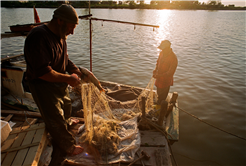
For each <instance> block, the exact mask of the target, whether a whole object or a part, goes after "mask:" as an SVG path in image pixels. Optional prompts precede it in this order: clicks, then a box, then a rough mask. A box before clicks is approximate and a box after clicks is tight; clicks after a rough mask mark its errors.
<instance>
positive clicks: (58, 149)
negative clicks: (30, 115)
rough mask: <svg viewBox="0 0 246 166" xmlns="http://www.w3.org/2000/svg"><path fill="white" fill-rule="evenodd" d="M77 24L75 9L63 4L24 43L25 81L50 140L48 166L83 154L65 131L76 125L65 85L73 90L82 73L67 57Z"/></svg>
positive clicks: (81, 149)
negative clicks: (49, 161) (47, 21)
mask: <svg viewBox="0 0 246 166" xmlns="http://www.w3.org/2000/svg"><path fill="white" fill-rule="evenodd" d="M78 23H79V21H78V15H77V13H76V11H75V9H74V8H73V7H72V6H71V5H68V4H62V5H61V6H59V7H58V8H57V9H56V10H55V11H54V13H53V18H52V20H51V21H50V22H49V23H47V24H44V25H40V26H38V27H36V28H34V29H32V31H31V32H30V33H29V34H28V36H27V38H26V40H25V46H24V54H25V59H26V64H27V70H26V74H27V81H28V84H29V88H30V91H31V93H32V96H33V99H34V101H35V102H36V104H37V106H38V108H39V111H40V113H41V115H42V119H43V120H44V122H45V125H46V129H47V131H48V132H49V133H50V135H51V137H52V144H53V153H52V160H51V163H50V165H60V162H61V161H62V160H63V157H65V156H66V155H67V154H69V155H76V154H79V153H82V152H83V147H81V146H80V145H76V142H75V138H74V137H73V136H72V134H71V133H70V132H69V131H68V126H69V125H72V124H73V123H78V121H76V119H71V111H72V106H71V99H70V96H69V90H68V85H71V86H73V87H74V86H77V85H78V84H80V79H79V77H81V76H82V73H81V72H80V70H79V69H78V67H77V66H76V65H75V64H74V63H73V62H72V61H71V60H70V59H69V57H68V54H67V43H66V39H67V36H68V35H70V34H73V33H74V29H75V27H76V25H77V24H78ZM67 73H68V74H67ZM76 76H79V77H76ZM57 153H60V155H57ZM57 156H59V157H58V159H57ZM60 156H62V158H61V157H60ZM59 158H60V159H61V160H60V161H59ZM58 161H59V162H58ZM56 162H58V163H56Z"/></svg>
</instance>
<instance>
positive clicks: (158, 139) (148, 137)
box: [140, 131, 168, 147]
mask: <svg viewBox="0 0 246 166" xmlns="http://www.w3.org/2000/svg"><path fill="white" fill-rule="evenodd" d="M140 134H141V145H140V146H148V147H165V146H168V145H167V144H166V143H165V142H166V141H165V140H166V138H165V136H164V135H163V134H162V133H160V132H156V131H140Z"/></svg>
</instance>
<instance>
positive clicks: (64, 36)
mask: <svg viewBox="0 0 246 166" xmlns="http://www.w3.org/2000/svg"><path fill="white" fill-rule="evenodd" d="M66 31H67V23H66V22H64V24H63V25H62V26H61V27H60V38H61V39H64V40H66V39H67V34H66Z"/></svg>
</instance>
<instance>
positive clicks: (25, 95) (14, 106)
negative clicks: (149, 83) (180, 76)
mask: <svg viewBox="0 0 246 166" xmlns="http://www.w3.org/2000/svg"><path fill="white" fill-rule="evenodd" d="M18 57H21V55H20V56H17V57H16V58H18ZM25 71H26V63H25V61H24V60H23V59H22V60H21V58H19V59H18V61H12V60H11V58H5V59H2V65H1V78H2V119H7V120H8V118H7V117H9V116H11V115H12V116H13V115H14V116H15V118H17V117H18V118H20V117H22V118H24V121H23V124H24V123H25V125H28V126H29V127H32V125H29V124H28V123H27V122H26V121H27V119H28V118H30V119H29V120H30V124H31V123H33V122H32V121H34V120H33V119H36V122H37V121H40V120H41V122H42V118H41V116H40V114H39V111H38V108H37V106H36V104H35V102H34V101H33V99H32V95H31V93H30V92H29V90H28V87H27V86H26V85H25V81H24V79H23V78H24V77H25ZM100 82H101V85H102V86H103V87H107V88H110V87H116V86H117V87H121V88H124V89H129V88H132V86H128V85H123V84H119V83H114V82H108V81H100ZM3 88H4V89H5V88H6V89H8V92H9V94H7V95H3V92H4V90H3ZM134 88H136V89H138V90H143V88H138V87H134ZM172 95H173V94H172V93H170V94H169V97H168V100H170V99H171V97H172ZM3 109H4V110H3ZM10 110H11V111H10ZM13 110H18V111H13ZM35 114H36V115H35ZM18 118H17V119H18ZM75 118H81V117H75ZM13 120H15V119H13ZM39 125H43V124H40V123H38V124H35V126H36V127H35V128H34V129H36V128H38V127H37V126H39ZM17 126H18V125H17ZM26 129H27V127H24V126H22V127H21V128H20V126H18V129H17V128H16V129H13V131H14V132H13V133H11V134H10V136H12V137H14V136H17V135H16V133H18V131H19V130H21V131H23V132H24V130H26ZM30 130H31V129H30ZM28 132H29V130H27V131H26V132H25V133H28ZM40 132H42V134H41V135H40V138H39V139H40V143H41V142H42V144H44V143H45V145H46V144H47V139H45V138H43V134H44V131H40ZM165 132H167V133H168V135H169V136H168V140H167V139H166V138H165V136H164V135H163V134H162V133H161V132H159V131H156V130H151V131H148V130H140V134H141V145H140V150H144V151H146V152H147V153H148V154H149V155H150V156H151V159H150V160H149V161H144V162H145V165H152V166H154V165H157V164H156V162H157V161H159V162H161V160H164V159H163V158H162V156H163V154H165V157H167V158H166V159H167V161H166V162H167V163H168V164H167V165H172V163H171V157H170V155H169V154H171V152H170V151H169V148H167V147H168V142H169V143H170V144H173V143H174V142H176V141H178V139H179V113H178V109H176V108H173V109H172V111H171V113H170V114H169V115H168V117H167V119H166V126H165ZM14 134H15V135H14ZM26 136H28V134H27V135H26ZM12 137H11V138H12ZM22 139H24V140H22V141H23V142H25V139H31V138H29V137H26V138H22ZM7 140H8V139H7ZM8 144H10V143H8ZM12 144H13V142H12ZM30 144H32V143H30ZM2 145H4V146H5V148H4V149H5V151H4V153H2V156H5V155H9V154H7V153H6V152H7V151H8V148H6V146H7V145H6V143H4V142H3V144H2ZM33 145H35V146H38V147H37V148H39V149H40V148H41V150H42V151H40V150H39V151H38V154H36V153H35V154H36V160H39V159H40V158H41V154H42V153H41V152H43V150H44V149H45V147H43V146H42V147H39V145H41V144H38V143H36V144H33ZM22 146H24V145H21V147H22ZM23 148H24V147H23ZM26 148H27V149H30V148H31V147H30V146H27V147H26ZM10 149H11V148H10ZM12 150H15V149H11V151H12ZM20 150H23V149H17V151H16V152H15V158H16V159H17V158H18V157H17V154H18V153H19V151H20ZM27 151H28V150H27ZM27 155H28V154H27ZM15 158H14V159H15ZM31 158H33V157H31ZM34 158H35V156H34ZM135 158H137V157H136V155H135ZM157 158H158V159H157ZM14 159H13V160H14ZM33 160H34V159H33ZM2 161H3V162H4V161H5V158H4V160H3V159H2ZM36 162H37V161H36ZM66 164H67V165H69V164H72V165H76V163H71V161H69V160H67V161H66ZM128 164H129V163H128ZM138 164H140V161H139V162H137V163H136V165H138ZM121 165H124V164H121Z"/></svg>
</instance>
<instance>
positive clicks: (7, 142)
mask: <svg viewBox="0 0 246 166" xmlns="http://www.w3.org/2000/svg"><path fill="white" fill-rule="evenodd" d="M15 137H16V135H10V136H9V137H8V138H7V140H5V141H4V144H3V145H2V147H1V148H0V150H1V151H3V150H6V149H8V148H9V147H11V145H12V144H13V142H14V141H15ZM5 156H6V153H4V154H0V165H2V164H1V163H2V162H3V160H4V158H5Z"/></svg>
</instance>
